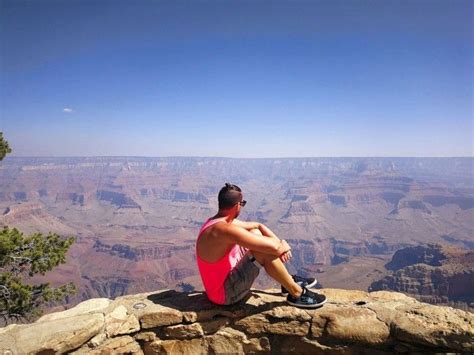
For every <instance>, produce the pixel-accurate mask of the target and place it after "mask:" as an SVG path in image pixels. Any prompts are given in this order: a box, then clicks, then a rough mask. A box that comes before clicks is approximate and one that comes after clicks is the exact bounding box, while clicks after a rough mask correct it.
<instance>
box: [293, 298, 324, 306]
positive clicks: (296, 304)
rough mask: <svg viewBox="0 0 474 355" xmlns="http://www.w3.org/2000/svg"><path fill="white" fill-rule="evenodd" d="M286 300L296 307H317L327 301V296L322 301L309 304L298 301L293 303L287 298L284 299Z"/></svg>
mask: <svg viewBox="0 0 474 355" xmlns="http://www.w3.org/2000/svg"><path fill="white" fill-rule="evenodd" d="M286 302H287V303H288V304H291V305H292V306H295V307H298V308H319V307H321V306H322V305H323V304H325V303H326V302H327V298H326V299H325V300H324V301H323V302H320V303H316V304H310V305H304V304H300V303H293V302H291V301H288V300H286Z"/></svg>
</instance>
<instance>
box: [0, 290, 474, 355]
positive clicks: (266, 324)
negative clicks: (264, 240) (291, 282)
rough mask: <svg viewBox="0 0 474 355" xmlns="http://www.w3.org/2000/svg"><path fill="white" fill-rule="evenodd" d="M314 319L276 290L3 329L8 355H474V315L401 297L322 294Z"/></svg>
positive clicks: (0, 344) (156, 303)
mask: <svg viewBox="0 0 474 355" xmlns="http://www.w3.org/2000/svg"><path fill="white" fill-rule="evenodd" d="M318 292H321V293H324V294H325V295H326V296H327V297H328V302H327V303H326V304H325V305H324V306H323V307H321V308H319V309H315V310H302V309H298V308H295V307H292V306H289V305H287V304H286V302H285V298H284V297H282V296H281V295H280V294H279V290H275V289H271V290H265V291H261V290H255V289H253V290H252V292H251V294H250V295H249V297H248V298H247V299H246V300H245V301H242V302H240V303H239V304H237V305H233V306H216V305H213V304H212V303H210V302H209V301H208V300H207V298H206V296H205V294H203V293H201V292H197V293H180V292H176V291H173V290H161V291H157V292H151V293H143V294H137V295H129V296H124V297H119V298H117V299H115V300H108V299H104V298H101V299H91V300H88V301H85V302H82V303H81V304H79V305H77V306H76V307H74V308H71V309H69V310H67V311H64V312H58V313H52V314H48V315H45V316H43V317H42V318H40V319H39V320H37V321H36V322H35V323H32V324H23V325H17V324H13V325H9V326H7V327H4V328H1V329H0V351H1V352H2V353H4V354H27V353H39V352H42V353H43V352H44V353H50V352H51V353H53V352H54V353H64V352H72V353H73V354H86V353H87V354H110V353H130V354H143V353H144V354H165V353H173V354H175V353H192V354H199V353H202V354H207V353H293V352H297V353H319V352H344V353H347V352H350V353H358V352H363V353H377V354H379V353H384V352H386V353H393V352H394V351H395V352H469V353H471V352H473V351H474V345H473V339H474V315H473V314H472V313H469V312H464V311H461V310H457V309H453V308H450V307H439V306H433V305H429V304H425V303H422V302H418V301H417V300H415V299H414V298H411V297H408V296H405V295H403V294H401V293H395V292H387V291H378V292H371V293H367V292H363V291H348V290H338V289H323V290H318Z"/></svg>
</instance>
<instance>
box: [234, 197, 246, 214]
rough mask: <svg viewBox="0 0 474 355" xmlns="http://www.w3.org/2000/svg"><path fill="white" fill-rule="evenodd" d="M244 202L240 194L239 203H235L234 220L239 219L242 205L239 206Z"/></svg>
mask: <svg viewBox="0 0 474 355" xmlns="http://www.w3.org/2000/svg"><path fill="white" fill-rule="evenodd" d="M243 200H244V196H243V195H242V194H240V201H239V202H238V203H237V205H236V207H237V211H236V212H235V213H236V214H235V217H234V218H237V217H239V215H240V210H241V209H242V205H241V202H242V201H243Z"/></svg>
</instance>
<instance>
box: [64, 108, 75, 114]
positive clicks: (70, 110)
mask: <svg viewBox="0 0 474 355" xmlns="http://www.w3.org/2000/svg"><path fill="white" fill-rule="evenodd" d="M63 112H66V113H71V112H73V109H72V108H69V107H65V108H63Z"/></svg>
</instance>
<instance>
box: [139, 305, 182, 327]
mask: <svg viewBox="0 0 474 355" xmlns="http://www.w3.org/2000/svg"><path fill="white" fill-rule="evenodd" d="M182 321H183V314H182V313H181V312H180V311H177V310H176V309H173V308H169V307H163V306H160V305H158V304H154V305H153V306H150V307H147V308H145V309H143V310H142V313H141V316H140V324H141V326H142V328H143V329H149V328H155V327H160V326H163V325H172V324H178V323H181V322H182Z"/></svg>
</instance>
